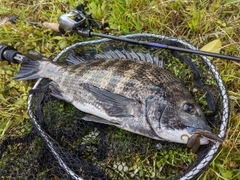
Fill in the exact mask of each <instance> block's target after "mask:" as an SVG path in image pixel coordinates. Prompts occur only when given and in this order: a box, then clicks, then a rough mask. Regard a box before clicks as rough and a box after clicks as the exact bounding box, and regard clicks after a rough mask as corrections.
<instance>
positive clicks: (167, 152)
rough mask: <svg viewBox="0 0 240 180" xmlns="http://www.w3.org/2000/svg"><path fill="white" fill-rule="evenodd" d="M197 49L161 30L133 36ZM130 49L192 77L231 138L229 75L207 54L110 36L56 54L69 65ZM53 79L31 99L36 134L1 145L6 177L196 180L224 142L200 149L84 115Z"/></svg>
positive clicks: (190, 84)
mask: <svg viewBox="0 0 240 180" xmlns="http://www.w3.org/2000/svg"><path fill="white" fill-rule="evenodd" d="M126 37H128V38H134V39H138V40H143V41H150V42H158V43H163V44H168V45H174V46H178V47H185V48H189V49H195V47H193V46H192V45H190V44H188V43H186V42H184V41H182V40H180V39H175V38H169V37H165V36H160V35H153V34H133V35H128V36H126ZM123 49H124V50H126V51H128V52H131V54H132V56H133V57H134V56H135V58H137V52H143V53H149V54H151V55H152V56H156V54H157V55H158V57H159V65H160V64H164V68H165V69H167V70H168V71H170V72H171V73H172V74H174V75H175V76H177V77H178V78H180V79H181V80H183V81H184V83H185V85H186V86H187V88H188V89H189V91H190V92H191V93H192V95H193V96H194V98H195V100H196V101H197V102H198V103H199V104H200V106H201V108H202V110H203V111H204V113H205V116H206V118H207V121H208V123H209V124H210V126H211V127H212V129H213V131H214V133H216V134H218V135H219V137H221V138H223V137H224V136H225V133H226V128H227V121H228V99H227V94H226V90H225V87H224V85H223V83H222V80H221V77H220V76H219V74H218V72H217V71H216V69H215V67H214V66H213V65H212V64H211V62H210V61H209V59H208V58H206V57H204V56H199V55H194V54H185V53H180V52H177V51H169V50H164V49H156V48H153V47H144V46H140V45H133V44H129V43H126V42H119V41H118V42H117V41H114V40H109V39H100V40H93V41H85V42H80V43H77V44H74V45H72V46H70V47H68V48H66V49H65V50H63V51H62V52H61V53H60V54H58V56H57V57H56V58H55V59H54V61H55V62H57V63H59V64H69V62H67V60H68V59H69V56H73V55H74V56H78V57H80V58H83V59H95V58H96V57H97V56H98V55H99V54H101V53H104V52H108V53H109V56H111V51H115V50H120V51H121V50H123ZM48 83H49V80H48V79H39V80H38V81H37V83H36V84H35V86H34V88H33V90H31V91H30V96H29V106H28V110H29V116H30V118H31V119H32V124H33V128H32V131H31V132H30V133H29V134H28V135H26V136H25V137H21V138H17V139H11V140H10V139H8V140H5V141H4V142H3V143H2V144H1V147H0V178H1V179H196V178H197V177H198V176H199V175H200V174H201V173H202V172H203V171H204V170H205V169H206V168H207V166H208V165H209V163H210V162H211V161H212V159H213V158H214V157H215V155H216V153H217V152H218V150H219V148H220V145H218V144H214V143H210V144H208V145H202V146H201V147H200V149H199V151H198V152H197V153H193V152H192V151H191V149H189V148H187V147H186V145H182V144H177V143H171V142H164V141H157V140H153V139H151V138H147V137H144V136H141V135H137V134H134V133H131V132H127V131H125V130H122V129H119V128H116V127H113V126H109V125H105V124H100V123H94V122H89V121H84V120H82V117H83V115H84V113H83V112H81V111H79V110H78V109H76V108H75V107H74V106H72V105H71V104H69V103H67V102H64V101H62V100H59V99H56V98H55V97H53V96H52V95H51V92H50V90H49V88H48Z"/></svg>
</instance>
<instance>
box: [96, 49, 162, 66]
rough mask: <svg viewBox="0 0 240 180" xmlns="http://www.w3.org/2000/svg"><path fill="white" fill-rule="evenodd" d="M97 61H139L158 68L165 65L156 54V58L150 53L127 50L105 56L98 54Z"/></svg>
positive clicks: (111, 52) (110, 52)
mask: <svg viewBox="0 0 240 180" xmlns="http://www.w3.org/2000/svg"><path fill="white" fill-rule="evenodd" d="M95 58H96V59H111V58H113V59H116V58H120V59H136V60H138V61H144V62H150V63H153V64H156V65H157V66H160V67H162V68H163V66H164V63H163V60H159V57H158V53H156V54H155V56H154V57H152V56H151V55H150V53H142V52H137V53H136V52H134V51H131V52H128V51H126V50H125V49H124V50H122V51H119V50H115V51H112V50H110V51H107V52H105V53H103V54H96V55H95Z"/></svg>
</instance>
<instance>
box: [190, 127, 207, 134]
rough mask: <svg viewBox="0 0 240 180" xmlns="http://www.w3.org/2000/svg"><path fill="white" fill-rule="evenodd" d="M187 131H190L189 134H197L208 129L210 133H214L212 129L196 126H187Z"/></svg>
mask: <svg viewBox="0 0 240 180" xmlns="http://www.w3.org/2000/svg"><path fill="white" fill-rule="evenodd" d="M187 131H188V132H189V134H196V133H197V132H201V131H208V132H210V133H212V131H211V129H202V128H195V127H190V126H188V127H187Z"/></svg>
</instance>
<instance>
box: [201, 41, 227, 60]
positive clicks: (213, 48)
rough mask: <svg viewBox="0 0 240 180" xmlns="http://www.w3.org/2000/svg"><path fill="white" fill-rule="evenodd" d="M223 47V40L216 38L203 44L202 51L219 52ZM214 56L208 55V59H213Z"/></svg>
mask: <svg viewBox="0 0 240 180" xmlns="http://www.w3.org/2000/svg"><path fill="white" fill-rule="evenodd" d="M221 47H222V42H221V41H220V39H216V40H213V41H211V42H210V43H208V44H206V45H205V46H203V47H202V48H201V49H200V50H201V51H207V52H213V53H219V52H220V50H221ZM212 58H213V57H208V59H212Z"/></svg>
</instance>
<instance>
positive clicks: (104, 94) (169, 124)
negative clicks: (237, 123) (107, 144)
mask: <svg viewBox="0 0 240 180" xmlns="http://www.w3.org/2000/svg"><path fill="white" fill-rule="evenodd" d="M73 58H74V57H73ZM36 78H49V79H51V80H52V82H51V84H50V88H51V89H52V94H53V95H54V96H55V97H58V98H60V99H64V100H66V101H67V102H69V103H71V104H73V105H74V106H75V107H76V108H78V109H79V110H81V111H83V112H85V113H87V114H86V115H85V117H84V120H87V121H94V122H98V123H104V124H110V125H113V126H116V127H119V128H122V129H124V130H127V131H130V132H133V133H137V134H140V135H143V136H147V137H150V138H153V139H157V140H166V141H171V142H177V143H184V144H186V143H187V142H188V140H189V138H190V137H191V136H193V134H194V132H195V131H197V132H198V133H199V132H201V131H204V132H209V133H210V131H211V130H210V128H209V126H208V124H207V122H206V120H205V117H204V114H203V112H202V110H201V109H200V107H199V105H198V104H196V102H195V101H194V99H193V97H192V96H191V94H190V92H189V91H188V89H187V88H186V87H185V86H184V84H183V82H182V81H181V80H179V79H177V78H176V77H175V76H173V75H172V74H170V73H169V72H168V71H167V70H165V69H163V68H161V67H159V66H157V65H155V64H152V63H149V62H143V61H139V60H134V59H120V58H108V59H106V58H103V59H94V60H87V61H84V60H83V61H82V62H80V63H78V64H77V65H71V66H66V65H58V64H55V63H53V62H50V61H40V60H39V61H32V60H24V61H23V62H22V66H21V70H20V72H19V73H18V74H17V75H16V76H15V79H18V80H28V79H36ZM206 134H207V133H206ZM210 134H211V133H210ZM214 138H215V137H214ZM214 138H213V139H214ZM190 139H191V138H190ZM215 139H217V137H216V138H215ZM198 141H200V144H207V143H209V141H208V139H207V138H205V137H204V136H201V137H200V138H199V140H198ZM193 142H194V141H193Z"/></svg>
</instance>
